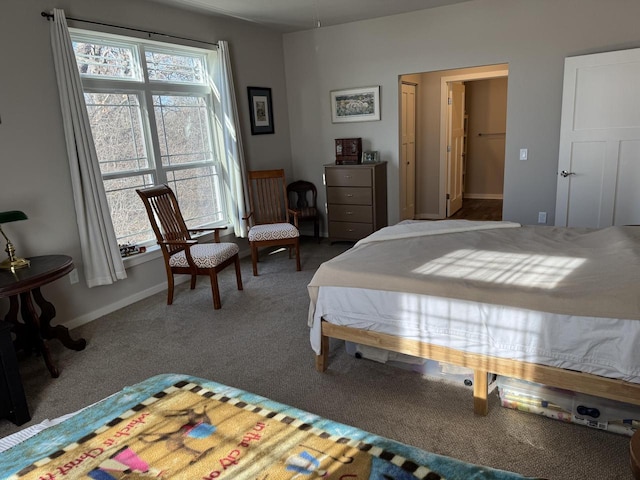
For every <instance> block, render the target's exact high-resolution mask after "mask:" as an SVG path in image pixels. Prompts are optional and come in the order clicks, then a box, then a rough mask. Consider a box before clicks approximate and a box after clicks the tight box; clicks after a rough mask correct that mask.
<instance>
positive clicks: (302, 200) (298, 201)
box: [287, 180, 318, 210]
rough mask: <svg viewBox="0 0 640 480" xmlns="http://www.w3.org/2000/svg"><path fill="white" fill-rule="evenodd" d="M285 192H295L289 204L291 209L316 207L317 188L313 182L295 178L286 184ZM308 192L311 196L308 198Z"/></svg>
mask: <svg viewBox="0 0 640 480" xmlns="http://www.w3.org/2000/svg"><path fill="white" fill-rule="evenodd" d="M287 193H288V194H295V195H294V198H293V202H292V203H290V204H289V205H290V206H291V208H292V209H296V210H303V209H305V208H309V207H311V208H316V202H317V200H318V190H317V189H316V186H315V185H314V184H313V183H311V182H307V181H306V180H297V181H295V182H292V183H290V184H289V185H287ZM309 193H311V198H309Z"/></svg>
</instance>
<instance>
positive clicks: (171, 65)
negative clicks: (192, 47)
mask: <svg viewBox="0 0 640 480" xmlns="http://www.w3.org/2000/svg"><path fill="white" fill-rule="evenodd" d="M145 60H146V61H147V72H148V75H149V80H155V81H159V82H178V83H196V84H198V85H202V84H203V83H204V61H203V59H202V57H201V56H190V55H184V54H182V55H177V54H173V53H166V52H158V51H153V50H147V51H146V52H145Z"/></svg>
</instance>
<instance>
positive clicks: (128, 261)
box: [122, 245, 162, 269]
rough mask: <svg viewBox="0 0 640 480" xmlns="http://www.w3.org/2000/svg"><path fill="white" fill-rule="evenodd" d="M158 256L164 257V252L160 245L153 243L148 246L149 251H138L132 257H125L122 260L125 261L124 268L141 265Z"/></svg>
mask: <svg viewBox="0 0 640 480" xmlns="http://www.w3.org/2000/svg"><path fill="white" fill-rule="evenodd" d="M156 258H162V252H161V251H160V247H159V246H158V245H152V246H149V247H147V251H146V252H144V253H138V254H136V255H131V256H130V257H124V258H123V259H122V262H123V263H124V268H125V269H127V268H130V267H135V266H136V265H141V264H143V263H146V262H150V261H151V260H155V259H156Z"/></svg>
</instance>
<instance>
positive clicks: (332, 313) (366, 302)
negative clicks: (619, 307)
mask: <svg viewBox="0 0 640 480" xmlns="http://www.w3.org/2000/svg"><path fill="white" fill-rule="evenodd" d="M322 319H324V320H326V321H328V322H330V323H333V324H336V325H343V326H347V327H353V328H357V329H362V330H371V331H375V332H379V333H387V334H390V335H396V336H401V337H403V338H408V339H412V340H418V341H421V342H426V343H431V344H434V345H439V346H443V347H449V348H453V349H456V350H461V351H465V352H470V353H477V354H482V355H490V356H495V357H500V358H509V359H516V360H521V361H524V362H531V363H538V364H542V365H549V366H553V367H559V368H564V369H569V370H577V371H582V372H586V373H592V374H595V375H600V376H603V377H608V378H616V379H620V380H625V381H628V382H632V383H640V350H639V349H638V348H637V345H638V344H639V342H640V322H638V321H637V320H625V319H618V318H602V317H585V316H575V315H561V314H552V313H547V312H542V311H536V310H528V309H522V308H516V307H509V306H504V305H494V304H488V303H481V302H470V301H465V300H459V299H454V298H444V297H435V296H430V295H420V294H413V293H405V292H393V291H382V290H371V289H366V288H345V287H332V286H323V287H320V288H319V290H318V300H317V302H316V305H315V312H314V314H313V323H312V325H311V329H310V340H311V346H312V348H313V350H314V351H315V352H316V354H319V353H320V338H321V332H320V328H321V320H322Z"/></svg>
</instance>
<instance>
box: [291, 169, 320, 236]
mask: <svg viewBox="0 0 640 480" xmlns="http://www.w3.org/2000/svg"><path fill="white" fill-rule="evenodd" d="M287 195H288V196H289V200H292V199H293V201H292V202H291V203H290V204H289V205H290V207H291V210H293V211H294V212H296V213H297V215H298V222H305V221H313V235H314V237H315V238H316V240H318V241H320V215H319V213H318V208H317V206H316V203H317V201H318V190H317V189H316V186H315V185H314V184H313V183H311V182H307V181H305V180H298V181H295V182H293V183H290V184H289V185H287Z"/></svg>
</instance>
